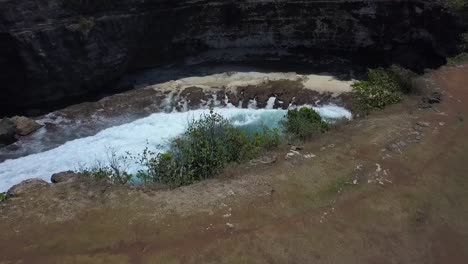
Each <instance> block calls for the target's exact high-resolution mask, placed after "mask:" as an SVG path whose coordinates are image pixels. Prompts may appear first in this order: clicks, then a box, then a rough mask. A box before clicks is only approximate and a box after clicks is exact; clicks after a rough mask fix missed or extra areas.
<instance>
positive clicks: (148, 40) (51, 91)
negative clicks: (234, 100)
mask: <svg viewBox="0 0 468 264" xmlns="http://www.w3.org/2000/svg"><path fill="white" fill-rule="evenodd" d="M0 7H1V8H0V69H1V71H0V83H1V92H0V105H1V108H2V109H0V111H4V112H6V111H10V112H11V111H17V110H21V109H25V108H28V107H41V106H44V105H50V104H53V103H55V102H58V101H62V102H63V101H66V100H69V99H73V98H76V97H80V96H84V95H88V94H92V93H95V92H97V91H100V90H103V89H106V88H105V87H106V86H108V85H109V84H110V83H112V82H113V81H115V80H117V79H118V78H119V77H121V76H122V75H123V74H125V73H126V72H129V71H134V70H138V69H142V68H146V67H153V66H156V65H160V64H164V63H169V62H172V61H175V60H177V59H181V58H184V57H187V56H189V55H196V54H200V53H202V52H206V51H222V52H221V53H222V54H224V55H223V56H214V57H210V56H206V57H201V59H202V60H229V59H230V56H231V55H230V54H237V55H238V54H239V53H240V54H242V55H243V56H240V58H241V60H248V59H259V58H260V59H261V58H262V56H264V57H265V58H266V57H268V58H270V59H271V58H275V59H278V58H281V59H284V60H288V59H289V60H297V61H300V60H307V61H313V62H314V63H316V64H324V65H327V64H329V63H330V61H337V60H343V61H349V62H351V63H364V64H368V65H371V64H389V63H399V64H402V65H403V66H406V67H410V68H412V69H417V70H421V69H423V68H425V67H436V66H439V65H441V64H443V63H444V62H445V56H447V55H448V54H450V53H451V52H453V51H454V50H455V48H456V44H457V42H458V36H459V31H461V26H460V25H459V23H458V22H457V19H456V18H455V17H453V16H452V15H451V14H450V13H449V12H447V11H446V10H444V8H442V7H441V6H440V5H439V4H438V1H437V0H433V1H431V0H427V1H421V0H420V1H410V0H408V1H402V0H393V1H392V0H374V1H370V0H341V1H340V0H218V1H214V0H199V1H197V0H190V1H189V0H177V1H175V0H114V1H112V0H94V1H92V0H48V1H45V0H41V1H33V0H0ZM225 51H226V52H225ZM226 54H227V55H226ZM265 54H268V55H265ZM237 55H236V56H237ZM232 59H233V60H236V59H239V57H237V58H234V57H233V58H232Z"/></svg>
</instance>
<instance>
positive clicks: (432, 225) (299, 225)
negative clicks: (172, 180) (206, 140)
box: [0, 65, 468, 264]
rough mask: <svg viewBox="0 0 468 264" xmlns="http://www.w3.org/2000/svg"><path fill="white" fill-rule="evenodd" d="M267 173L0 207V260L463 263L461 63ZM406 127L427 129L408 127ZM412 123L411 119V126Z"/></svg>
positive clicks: (467, 114)
mask: <svg viewBox="0 0 468 264" xmlns="http://www.w3.org/2000/svg"><path fill="white" fill-rule="evenodd" d="M419 85H422V86H426V88H430V89H436V90H437V89H438V90H440V91H441V92H442V93H443V94H444V101H443V103H442V104H439V105H435V106H434V107H433V108H431V109H419V108H418V107H417V105H418V103H419V100H420V98H419V97H418V96H412V97H409V98H407V99H406V100H405V102H403V103H402V104H399V105H396V106H393V107H389V108H387V109H386V110H384V111H379V112H375V113H373V114H372V115H370V116H369V117H367V118H364V119H358V120H355V121H353V122H351V123H349V124H344V125H339V126H336V127H335V128H334V129H333V130H332V131H331V132H330V133H327V134H326V135H324V136H323V137H321V138H319V139H317V140H315V141H313V142H309V143H307V144H306V145H305V148H304V149H303V150H301V154H309V153H313V154H315V155H316V157H314V158H309V159H307V158H305V157H301V156H295V157H293V158H291V159H287V160H286V159H285V158H284V156H285V154H286V153H287V152H288V147H287V146H283V147H282V148H280V149H279V150H277V151H275V152H274V153H272V154H275V155H277V156H278V161H277V162H276V163H274V164H271V165H251V164H250V165H240V166H234V167H231V168H229V169H228V170H226V172H225V173H224V175H223V177H221V179H217V180H209V181H205V182H202V183H198V184H195V185H192V186H188V187H183V188H179V189H176V190H170V191H167V190H166V191H164V190H159V191H155V190H142V189H138V188H131V187H122V186H108V185H105V184H90V183H89V182H84V181H83V182H78V183H75V184H56V185H52V186H50V187H49V188H47V189H45V190H43V191H40V192H36V193H31V194H29V195H28V196H25V197H20V198H15V199H10V200H8V201H6V202H3V203H1V204H0V263H2V264H4V263H9V264H10V263H34V264H37V263H116V264H118V263H425V264H429V263H449V264H455V263H468V207H467V206H466V204H468V137H467V135H468V126H467V125H466V124H465V122H467V120H468V103H467V102H468V87H467V85H468V65H467V66H465V67H458V68H448V67H447V68H442V69H439V70H437V71H434V72H432V73H428V74H427V75H425V76H424V78H423V79H422V80H421V82H420V83H419ZM418 122H429V124H427V125H418ZM420 124H421V123H420Z"/></svg>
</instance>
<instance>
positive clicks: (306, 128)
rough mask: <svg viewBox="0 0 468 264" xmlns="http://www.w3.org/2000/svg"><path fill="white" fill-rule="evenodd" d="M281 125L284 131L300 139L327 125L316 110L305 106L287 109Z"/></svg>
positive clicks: (314, 133) (321, 130)
mask: <svg viewBox="0 0 468 264" xmlns="http://www.w3.org/2000/svg"><path fill="white" fill-rule="evenodd" d="M283 126H284V129H285V131H286V133H288V134H289V135H291V136H292V137H294V138H297V139H300V140H305V139H310V138H312V137H313V136H316V135H317V134H321V133H323V132H325V131H327V130H328V127H329V126H328V123H326V122H325V121H323V120H322V117H321V116H320V115H319V114H318V113H317V112H316V111H314V110H313V109H310V108H306V107H303V108H300V109H299V110H296V109H292V110H288V113H287V115H286V119H285V120H284V121H283Z"/></svg>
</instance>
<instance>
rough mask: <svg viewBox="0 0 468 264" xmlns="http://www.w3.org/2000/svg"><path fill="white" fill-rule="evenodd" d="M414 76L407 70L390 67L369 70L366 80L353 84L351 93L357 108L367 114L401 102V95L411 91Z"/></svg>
mask: <svg viewBox="0 0 468 264" xmlns="http://www.w3.org/2000/svg"><path fill="white" fill-rule="evenodd" d="M414 76H415V74H414V73H413V72H412V71H410V70H407V69H403V68H401V67H398V66H392V67H390V68H389V69H382V68H378V69H370V70H369V72H368V74H367V80H364V81H358V82H356V83H354V84H353V85H352V86H353V92H354V95H355V97H356V101H357V103H358V108H359V109H360V110H361V111H363V112H365V113H368V112H369V111H370V110H373V109H383V108H385V107H386V106H388V105H391V104H395V103H398V102H400V101H401V99H402V95H403V93H409V92H410V91H411V86H412V85H411V83H412V79H413V77H414Z"/></svg>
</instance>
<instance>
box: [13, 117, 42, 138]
mask: <svg viewBox="0 0 468 264" xmlns="http://www.w3.org/2000/svg"><path fill="white" fill-rule="evenodd" d="M11 120H12V121H13V122H14V123H15V125H16V134H18V135H20V136H27V135H29V134H31V133H32V132H34V131H36V130H38V129H39V128H41V127H42V125H40V124H38V123H37V122H36V121H34V120H32V119H31V118H27V117H25V116H15V117H13V118H11Z"/></svg>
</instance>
